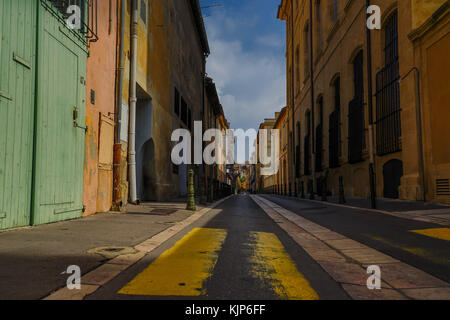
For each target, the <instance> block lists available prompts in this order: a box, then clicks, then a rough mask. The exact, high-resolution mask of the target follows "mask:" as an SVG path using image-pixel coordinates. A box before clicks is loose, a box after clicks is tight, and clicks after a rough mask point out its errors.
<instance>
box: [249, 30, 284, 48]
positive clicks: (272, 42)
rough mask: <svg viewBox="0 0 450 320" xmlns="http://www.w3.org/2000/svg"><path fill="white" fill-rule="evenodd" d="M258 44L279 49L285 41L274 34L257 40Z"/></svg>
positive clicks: (262, 36)
mask: <svg viewBox="0 0 450 320" xmlns="http://www.w3.org/2000/svg"><path fill="white" fill-rule="evenodd" d="M255 41H256V43H257V44H259V45H262V46H266V47H272V48H279V47H280V46H282V45H283V39H281V37H280V36H277V35H276V34H274V33H271V34H265V35H261V36H259V37H257V38H256V40H255Z"/></svg>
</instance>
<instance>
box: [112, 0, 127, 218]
mask: <svg viewBox="0 0 450 320" xmlns="http://www.w3.org/2000/svg"><path fill="white" fill-rule="evenodd" d="M125 10H126V1H125V0H122V1H121V9H120V35H119V41H120V46H119V69H118V74H117V78H118V83H117V92H116V106H115V120H116V136H115V138H116V143H115V146H114V173H113V175H114V187H113V188H114V192H113V195H114V199H113V203H114V207H115V209H116V210H117V209H120V207H121V206H122V203H121V202H122V201H121V192H120V179H121V178H120V165H121V150H122V146H121V144H120V132H121V131H122V129H121V128H122V96H123V72H124V43H125Z"/></svg>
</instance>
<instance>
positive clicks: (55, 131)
mask: <svg viewBox="0 0 450 320" xmlns="http://www.w3.org/2000/svg"><path fill="white" fill-rule="evenodd" d="M37 52H38V76H37V105H36V145H35V148H36V154H35V161H36V162H35V170H34V176H35V179H34V197H33V212H32V224H43V223H49V222H56V221H61V220H67V219H74V218H78V217H80V216H81V215H82V210H83V203H82V194H83V164H84V139H85V131H84V130H83V129H80V128H75V127H74V126H73V109H74V107H76V108H77V109H78V119H77V121H78V124H79V125H80V126H84V124H85V91H86V88H85V80H84V79H86V59H87V55H86V49H85V45H83V44H82V43H81V42H80V41H79V40H78V39H77V38H76V37H75V36H74V35H73V34H72V33H71V31H69V29H67V28H66V27H65V25H64V24H62V23H61V22H60V21H58V20H57V19H56V18H55V16H54V15H52V14H51V13H50V12H49V11H48V10H47V9H45V8H44V7H43V6H42V4H40V7H39V22H38V45H37Z"/></svg>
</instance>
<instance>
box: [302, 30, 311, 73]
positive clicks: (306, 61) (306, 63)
mask: <svg viewBox="0 0 450 320" xmlns="http://www.w3.org/2000/svg"><path fill="white" fill-rule="evenodd" d="M303 36H304V40H303V42H304V66H305V72H304V74H305V81H306V79H307V78H308V75H309V71H310V70H309V69H310V67H309V52H310V51H309V24H308V23H307V24H306V27H305V31H304V32H303Z"/></svg>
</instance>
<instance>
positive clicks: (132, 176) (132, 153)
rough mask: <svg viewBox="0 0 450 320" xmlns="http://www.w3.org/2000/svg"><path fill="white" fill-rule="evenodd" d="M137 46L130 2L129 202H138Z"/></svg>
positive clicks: (134, 4) (135, 6) (134, 8)
mask: <svg viewBox="0 0 450 320" xmlns="http://www.w3.org/2000/svg"><path fill="white" fill-rule="evenodd" d="M137 46H138V4H137V0H133V2H132V22H131V62H130V70H131V72H130V73H131V74H130V126H129V131H128V169H129V182H130V202H131V203H133V204H139V200H138V198H137V191H136V102H137V97H136V65H137Z"/></svg>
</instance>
